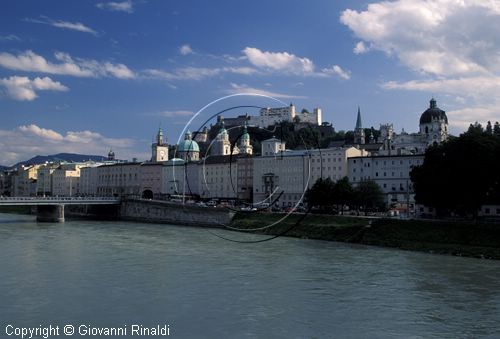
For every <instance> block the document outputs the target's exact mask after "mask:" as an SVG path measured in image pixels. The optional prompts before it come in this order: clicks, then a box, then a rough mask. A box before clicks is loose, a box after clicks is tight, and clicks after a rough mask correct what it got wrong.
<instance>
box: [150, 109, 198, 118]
mask: <svg viewBox="0 0 500 339" xmlns="http://www.w3.org/2000/svg"><path fill="white" fill-rule="evenodd" d="M159 115H161V116H164V117H167V118H177V117H190V116H193V115H194V112H192V111H187V110H177V111H163V112H160V114H159Z"/></svg>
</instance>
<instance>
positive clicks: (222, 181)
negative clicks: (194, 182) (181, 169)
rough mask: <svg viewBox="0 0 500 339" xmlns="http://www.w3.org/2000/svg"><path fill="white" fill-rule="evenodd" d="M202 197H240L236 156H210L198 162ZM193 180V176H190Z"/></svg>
mask: <svg viewBox="0 0 500 339" xmlns="http://www.w3.org/2000/svg"><path fill="white" fill-rule="evenodd" d="M198 166H199V170H200V177H199V179H200V186H201V187H200V188H201V194H200V195H201V197H202V198H217V199H235V198H237V197H238V188H237V184H238V181H237V174H238V165H237V161H236V156H234V157H230V156H220V155H219V156H217V155H215V156H209V157H207V158H205V159H204V160H202V161H200V162H199V163H198ZM189 179H190V181H191V178H189Z"/></svg>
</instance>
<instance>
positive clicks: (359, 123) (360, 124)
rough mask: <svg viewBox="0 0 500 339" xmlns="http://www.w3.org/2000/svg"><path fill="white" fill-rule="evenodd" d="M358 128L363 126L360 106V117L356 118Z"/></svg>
mask: <svg viewBox="0 0 500 339" xmlns="http://www.w3.org/2000/svg"><path fill="white" fill-rule="evenodd" d="M358 128H363V124H362V123H361V110H360V109H359V106H358V117H357V119H356V129H358Z"/></svg>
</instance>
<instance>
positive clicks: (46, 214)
mask: <svg viewBox="0 0 500 339" xmlns="http://www.w3.org/2000/svg"><path fill="white" fill-rule="evenodd" d="M36 221H38V222H64V205H39V206H37V211H36Z"/></svg>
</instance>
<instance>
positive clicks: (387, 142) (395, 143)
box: [378, 98, 448, 155]
mask: <svg viewBox="0 0 500 339" xmlns="http://www.w3.org/2000/svg"><path fill="white" fill-rule="evenodd" d="M380 139H381V140H380V142H382V147H381V148H380V150H379V151H378V154H381V155H404V154H408V155H411V154H423V153H425V150H426V149H427V147H429V146H430V145H433V144H439V143H441V142H444V141H446V140H448V117H447V116H446V113H445V111H443V110H441V109H440V108H438V107H437V102H436V100H435V99H434V98H432V99H431V100H430V105H429V108H428V109H427V110H425V111H424V112H423V113H422V115H421V116H420V121H419V131H418V132H417V133H407V132H405V131H404V129H403V130H402V131H401V133H400V134H396V133H395V132H394V128H393V125H392V124H382V125H380Z"/></svg>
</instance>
